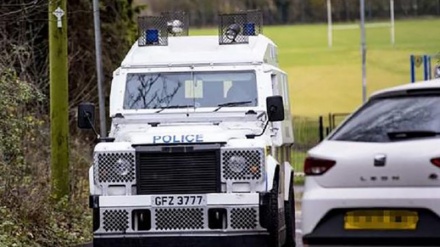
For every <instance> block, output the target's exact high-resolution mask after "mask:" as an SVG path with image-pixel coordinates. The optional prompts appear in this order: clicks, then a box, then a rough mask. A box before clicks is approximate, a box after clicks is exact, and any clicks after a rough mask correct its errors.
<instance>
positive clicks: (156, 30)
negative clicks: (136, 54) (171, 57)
mask: <svg viewBox="0 0 440 247" xmlns="http://www.w3.org/2000/svg"><path fill="white" fill-rule="evenodd" d="M138 25H139V26H138V33H139V39H138V45H139V46H156V45H168V32H167V22H166V19H165V18H164V17H163V16H142V17H139V18H138Z"/></svg>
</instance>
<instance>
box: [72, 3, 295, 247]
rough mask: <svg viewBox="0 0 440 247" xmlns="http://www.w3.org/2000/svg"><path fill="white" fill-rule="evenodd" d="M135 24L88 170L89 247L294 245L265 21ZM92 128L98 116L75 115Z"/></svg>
mask: <svg viewBox="0 0 440 247" xmlns="http://www.w3.org/2000/svg"><path fill="white" fill-rule="evenodd" d="M219 20H220V24H219V35H218V36H188V35H187V34H188V18H187V15H185V14H184V13H183V12H176V13H163V15H161V16H159V17H151V16H149V17H140V18H139V39H138V41H137V42H136V43H135V44H134V45H133V46H132V48H131V50H130V51H129V52H128V54H127V56H126V58H125V59H124V61H123V62H122V64H121V66H120V67H119V68H118V69H116V71H115V72H114V74H113V81H112V86H111V95H110V117H111V120H112V123H111V130H110V133H109V137H107V138H102V139H100V142H99V143H98V144H97V145H96V147H95V149H94V163H93V166H92V167H91V168H90V193H91V196H90V205H91V207H92V208H93V226H94V246H95V247H100V246H103V247H108V246H179V247H183V246H209V247H213V246H228V247H232V246H240V247H242V246H252V247H254V246H271V247H272V246H289V247H290V246H294V245H295V240H294V239H295V218H294V217H295V211H294V210H295V208H294V194H293V182H292V181H293V171H292V169H291V166H290V163H289V160H290V149H291V145H292V143H293V131H292V122H291V118H290V117H289V116H290V114H289V113H290V106H289V95H288V82H287V75H286V73H285V72H283V71H282V70H281V69H280V68H279V67H278V59H277V48H276V46H275V44H274V43H273V42H272V41H271V40H270V39H268V38H267V37H265V36H263V35H261V34H260V33H261V23H262V18H261V13H260V12H258V11H246V12H239V13H235V14H221V15H219ZM78 110H79V115H78V116H79V122H78V124H79V127H80V128H93V124H92V123H93V120H94V106H93V105H91V104H88V103H84V104H81V105H80V106H79V109H78Z"/></svg>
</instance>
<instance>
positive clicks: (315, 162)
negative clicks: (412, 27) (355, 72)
mask: <svg viewBox="0 0 440 247" xmlns="http://www.w3.org/2000/svg"><path fill="white" fill-rule="evenodd" d="M304 172H305V174H306V179H305V188H304V195H303V198H302V233H303V242H304V244H305V245H321V244H325V245H332V244H338V245H339V244H348V245H349V246H352V245H357V244H362V245H376V244H380V245H388V244H390V245H391V244H392V245H397V246H403V245H418V246H427V245H430V246H432V245H435V246H440V79H436V80H431V81H425V82H418V83H414V84H408V85H404V86H399V87H394V88H391V89H387V90H382V91H380V92H377V93H375V94H373V95H372V96H371V97H370V98H369V100H368V101H367V102H366V103H365V104H364V105H362V106H361V107H360V108H359V109H358V110H357V111H356V112H355V113H353V114H352V115H351V116H349V117H348V118H347V119H346V120H345V121H344V122H343V123H342V124H341V125H340V126H339V127H338V128H337V129H336V130H335V131H333V132H332V133H331V134H330V135H329V136H328V137H327V138H326V139H325V140H324V141H322V142H321V143H320V144H319V145H317V146H316V147H314V148H313V149H311V150H309V152H308V156H307V159H306V161H305V164H304Z"/></svg>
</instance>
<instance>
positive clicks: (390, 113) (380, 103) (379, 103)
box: [329, 95, 440, 142]
mask: <svg viewBox="0 0 440 247" xmlns="http://www.w3.org/2000/svg"><path fill="white" fill-rule="evenodd" d="M408 131H433V132H439V133H440V95H436V96H432V95H431V96H405V97H394V98H378V99H373V100H371V101H369V102H368V103H366V104H365V105H364V106H363V107H361V108H360V109H359V110H358V111H357V112H356V113H355V114H353V115H352V117H350V119H348V120H347V121H346V122H345V123H344V124H343V125H342V126H341V127H340V128H339V129H338V130H336V132H335V133H334V134H332V136H330V138H329V139H330V140H336V141H353V142H390V141H391V140H390V138H389V136H388V133H390V132H408ZM434 137H438V135H435V136H433V137H431V138H434Z"/></svg>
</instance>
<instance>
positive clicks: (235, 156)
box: [221, 148, 265, 181]
mask: <svg viewBox="0 0 440 247" xmlns="http://www.w3.org/2000/svg"><path fill="white" fill-rule="evenodd" d="M264 157H265V156H264V149H262V148H258V149H257V148H249V149H222V151H221V167H222V179H223V181H224V180H240V181H243V180H260V179H262V177H263V175H262V174H263V169H264V162H265V158H264Z"/></svg>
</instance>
